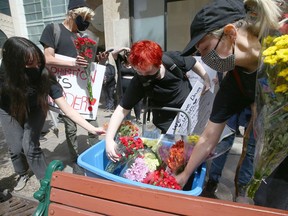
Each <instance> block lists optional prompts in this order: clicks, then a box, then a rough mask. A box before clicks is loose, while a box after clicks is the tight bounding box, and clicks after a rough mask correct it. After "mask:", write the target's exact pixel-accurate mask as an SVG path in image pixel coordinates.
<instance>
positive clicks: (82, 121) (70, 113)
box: [55, 97, 105, 134]
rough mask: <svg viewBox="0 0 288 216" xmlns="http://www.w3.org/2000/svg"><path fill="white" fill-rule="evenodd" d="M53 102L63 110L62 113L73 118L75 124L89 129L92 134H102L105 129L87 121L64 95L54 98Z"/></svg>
mask: <svg viewBox="0 0 288 216" xmlns="http://www.w3.org/2000/svg"><path fill="white" fill-rule="evenodd" d="M55 103H56V104H57V105H58V107H59V108H60V109H61V110H62V111H63V112H64V114H65V115H66V116H67V117H69V118H70V119H71V120H73V121H74V122H75V123H76V124H78V125H79V126H81V127H82V128H84V129H85V130H87V131H89V132H90V133H92V134H104V133H105V130H104V129H103V128H101V127H99V128H96V127H94V126H93V125H91V124H90V123H89V122H87V121H86V120H85V119H84V118H83V117H82V116H81V115H80V114H79V113H78V112H77V111H76V110H74V109H73V108H72V107H71V106H70V105H69V104H68V103H67V101H66V100H65V98H64V97H60V98H57V99H55Z"/></svg>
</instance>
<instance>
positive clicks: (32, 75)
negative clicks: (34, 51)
mask: <svg viewBox="0 0 288 216" xmlns="http://www.w3.org/2000/svg"><path fill="white" fill-rule="evenodd" d="M25 73H26V75H27V76H28V78H29V80H30V82H32V83H35V82H39V81H40V78H41V75H42V69H40V68H25Z"/></svg>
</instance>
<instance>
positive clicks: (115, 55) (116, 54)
mask: <svg viewBox="0 0 288 216" xmlns="http://www.w3.org/2000/svg"><path fill="white" fill-rule="evenodd" d="M124 50H127V51H128V52H130V48H129V47H122V48H120V49H117V50H114V51H113V52H112V53H111V54H112V57H113V59H115V60H117V58H118V54H119V53H121V52H123V51H124Z"/></svg>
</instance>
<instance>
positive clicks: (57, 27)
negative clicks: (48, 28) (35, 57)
mask: <svg viewBox="0 0 288 216" xmlns="http://www.w3.org/2000/svg"><path fill="white" fill-rule="evenodd" d="M60 32H61V30H60V25H59V24H58V23H53V35H54V47H55V50H56V49H57V47H58V43H59V38H60Z"/></svg>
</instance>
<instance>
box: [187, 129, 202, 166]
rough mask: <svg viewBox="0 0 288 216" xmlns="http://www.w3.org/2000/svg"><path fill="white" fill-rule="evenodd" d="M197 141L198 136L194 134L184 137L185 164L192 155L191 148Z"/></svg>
mask: <svg viewBox="0 0 288 216" xmlns="http://www.w3.org/2000/svg"><path fill="white" fill-rule="evenodd" d="M198 140H199V135H196V134H193V135H188V136H186V137H185V139H184V159H185V162H186V163H187V162H188V160H189V158H190V156H191V154H192V151H193V148H194V146H195V145H196V143H197V142H198Z"/></svg>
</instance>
